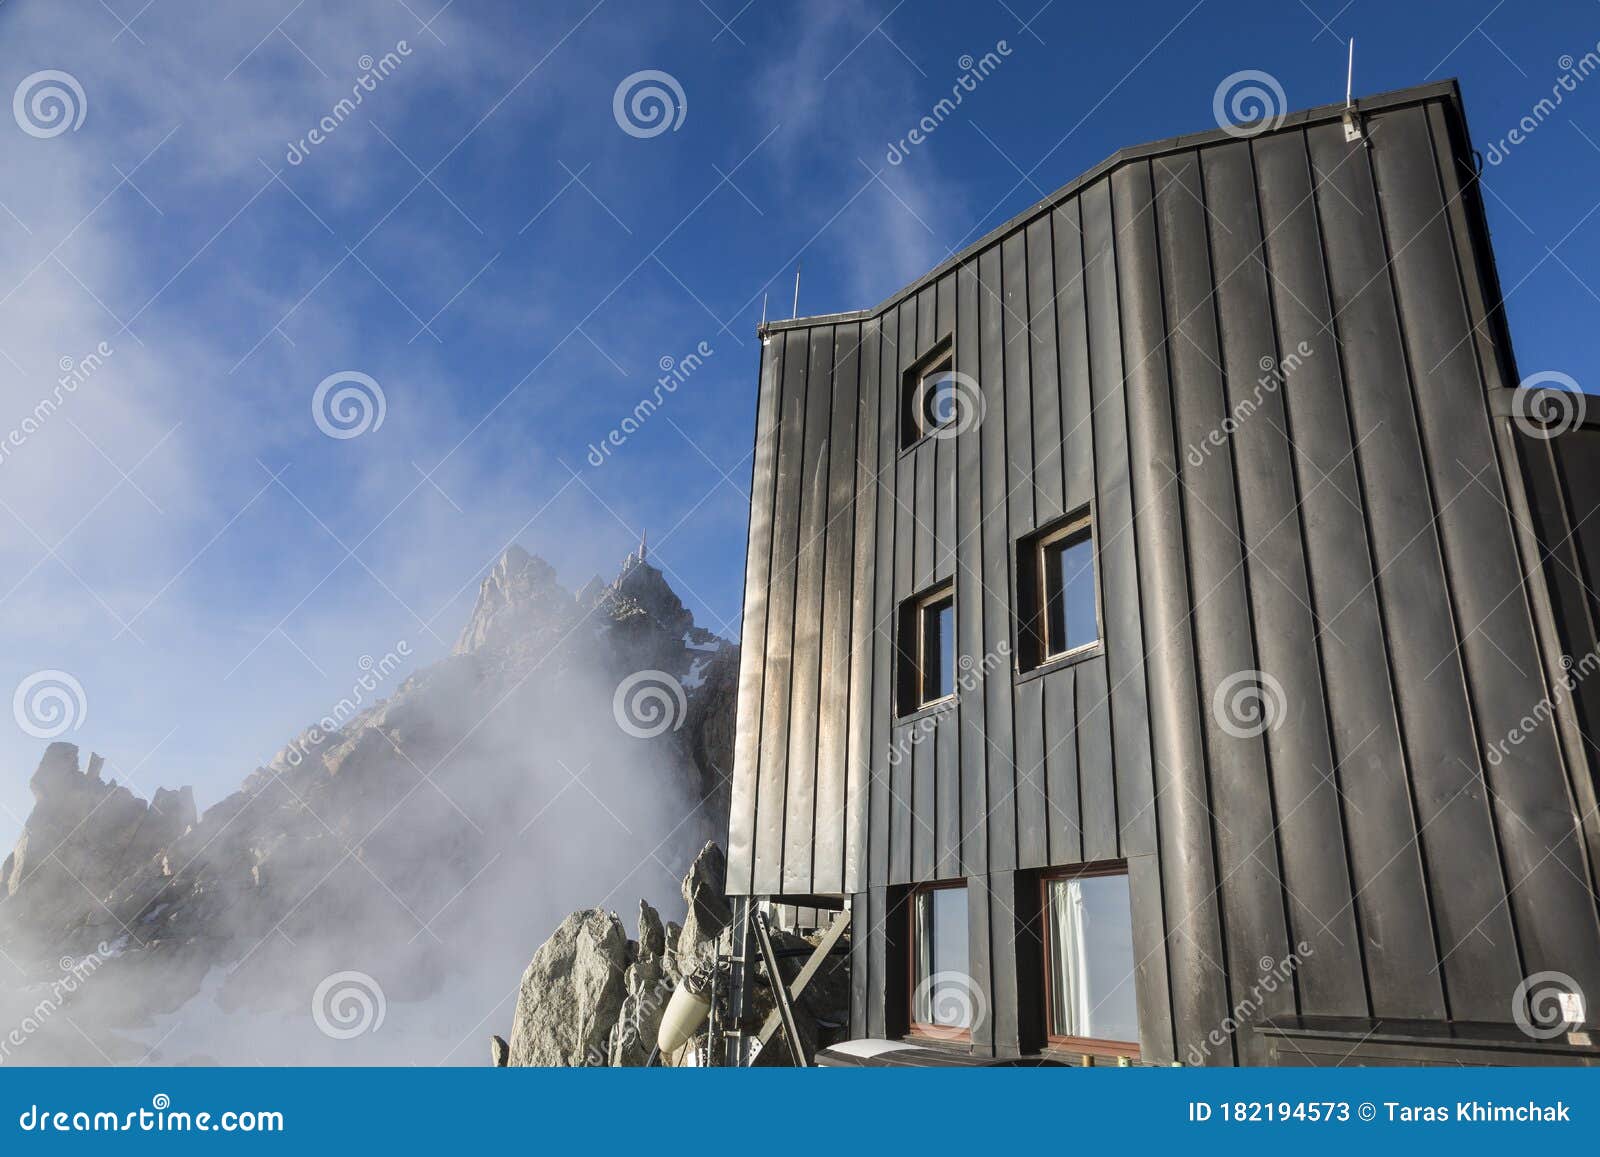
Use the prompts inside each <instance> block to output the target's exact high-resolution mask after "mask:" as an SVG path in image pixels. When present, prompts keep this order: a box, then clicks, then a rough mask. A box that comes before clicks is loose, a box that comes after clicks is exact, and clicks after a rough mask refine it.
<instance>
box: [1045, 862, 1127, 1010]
mask: <svg viewBox="0 0 1600 1157" xmlns="http://www.w3.org/2000/svg"><path fill="white" fill-rule="evenodd" d="M1049 913H1050V1032H1051V1034H1052V1035H1053V1036H1072V1037H1090V1038H1093V1039H1095V1040H1111V1041H1134V1042H1137V1041H1138V1039H1139V1014H1138V1009H1137V1007H1136V1005H1135V1003H1134V985H1133V968H1134V957H1133V914H1132V909H1131V907H1130V905H1129V901H1128V878H1127V877H1126V876H1090V877H1085V878H1077V879H1069V880H1052V881H1050V885H1049Z"/></svg>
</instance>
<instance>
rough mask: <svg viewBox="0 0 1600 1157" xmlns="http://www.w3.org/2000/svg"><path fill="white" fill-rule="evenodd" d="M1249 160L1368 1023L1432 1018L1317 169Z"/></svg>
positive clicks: (1427, 929) (1264, 144)
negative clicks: (1299, 357) (1288, 355)
mask: <svg viewBox="0 0 1600 1157" xmlns="http://www.w3.org/2000/svg"><path fill="white" fill-rule="evenodd" d="M1254 148H1255V159H1256V171H1257V180H1258V182H1259V183H1260V186H1261V201H1260V204H1261V212H1262V226H1263V229H1264V230H1265V236H1266V245H1267V261H1268V264H1269V265H1270V266H1271V268H1272V270H1273V279H1272V291H1273V307H1274V311H1275V313H1276V316H1277V319H1278V327H1279V330H1280V333H1281V335H1282V337H1281V344H1282V347H1283V348H1284V349H1285V350H1289V349H1296V350H1298V349H1300V348H1305V349H1307V350H1309V351H1310V352H1309V353H1308V354H1307V355H1306V356H1305V358H1304V361H1303V364H1301V365H1300V366H1299V367H1298V368H1297V369H1296V371H1295V374H1294V377H1293V379H1292V380H1291V381H1289V382H1288V383H1287V385H1286V386H1285V388H1284V391H1283V392H1284V398H1283V402H1284V410H1285V414H1284V418H1285V422H1286V426H1285V428H1286V429H1287V430H1288V431H1289V432H1290V435H1291V437H1292V439H1293V447H1294V457H1293V462H1294V465H1295V468H1296V476H1297V478H1298V481H1299V490H1300V495H1301V498H1300V503H1301V511H1302V516H1303V524H1304V527H1305V544H1306V560H1307V565H1308V568H1309V573H1308V578H1309V591H1310V598H1311V605H1312V607H1313V608H1314V610H1315V612H1316V616H1317V645H1318V649H1319V652H1320V654H1321V658H1322V664H1323V679H1324V694H1325V698H1326V702H1327V712H1328V728H1329V734H1330V736H1331V740H1332V752H1331V755H1332V762H1331V763H1330V764H1329V765H1328V766H1327V768H1326V771H1327V774H1328V775H1329V777H1330V779H1331V780H1332V782H1333V784H1334V785H1335V787H1336V789H1337V791H1338V795H1339V797H1340V799H1341V800H1343V801H1345V802H1346V807H1345V820H1346V833H1345V840H1346V844H1347V847H1348V853H1349V862H1350V872H1351V882H1352V883H1353V884H1354V887H1355V914H1356V919H1357V924H1358V926H1359V928H1360V929H1361V936H1362V943H1361V951H1362V953H1363V954H1364V956H1365V966H1366V973H1367V988H1368V991H1369V994H1370V999H1371V1004H1372V1009H1371V1011H1372V1015H1374V1016H1379V1017H1401V1018H1418V1019H1424V1018H1430V1017H1439V1016H1442V1015H1443V1014H1444V1004H1443V995H1442V988H1441V980H1440V978H1439V976H1438V974H1437V972H1435V971H1433V970H1431V969H1427V968H1418V967H1417V961H1419V960H1431V959H1434V958H1435V957H1436V955H1437V952H1436V949H1435V947H1434V942H1433V922H1432V916H1431V914H1430V911H1429V907H1428V899H1427V889H1426V879H1425V877H1424V875H1423V871H1422V854H1421V849H1420V847H1419V846H1418V845H1417V843H1416V822H1415V818H1414V816H1413V813H1412V802H1411V796H1410V792H1409V787H1408V784H1407V781H1406V777H1405V774H1404V768H1405V756H1404V753H1403V751H1402V749H1401V746H1400V732H1399V726H1398V721H1397V718H1396V715H1395V707H1394V700H1393V693H1392V687H1391V683H1390V674H1389V666H1388V657H1387V654H1386V652H1385V649H1384V637H1383V622H1382V618H1381V615H1380V612H1379V607H1378V604H1377V598H1376V592H1375V589H1374V586H1373V575H1374V573H1375V571H1376V567H1375V565H1374V564H1373V562H1372V559H1371V554H1370V550H1369V546H1368V537H1367V527H1366V521H1365V516H1364V513H1363V511H1364V504H1365V495H1364V494H1363V491H1362V486H1361V478H1360V475H1359V473H1358V472H1357V461H1356V456H1357V453H1358V450H1357V448H1356V444H1355V438H1354V436H1353V434H1352V432H1351V426H1350V419H1349V415H1348V412H1347V408H1346V402H1345V396H1344V386H1343V380H1342V376H1341V369H1340V359H1341V353H1340V350H1339V340H1338V339H1339V333H1338V330H1337V328H1336V326H1335V323H1334V320H1333V308H1332V303H1331V300H1330V298H1329V290H1328V287H1327V283H1326V280H1325V277H1324V273H1323V254H1322V249H1323V242H1322V238H1321V232H1320V227H1319V224H1318V219H1317V199H1318V198H1317V194H1316V193H1315V192H1314V189H1313V174H1312V171H1311V161H1310V157H1309V154H1308V151H1307V146H1306V142H1305V139H1304V137H1303V136H1301V135H1300V134H1293V135H1285V136H1276V137H1265V138H1263V139H1261V140H1258V141H1257V142H1256V143H1255V146H1254ZM1330 195H1331V194H1330ZM1313 750H1314V749H1313ZM1306 1011H1307V1012H1313V1013H1314V1012H1316V1011H1318V1010H1316V1009H1314V1008H1311V1007H1308V1008H1307V1009H1306Z"/></svg>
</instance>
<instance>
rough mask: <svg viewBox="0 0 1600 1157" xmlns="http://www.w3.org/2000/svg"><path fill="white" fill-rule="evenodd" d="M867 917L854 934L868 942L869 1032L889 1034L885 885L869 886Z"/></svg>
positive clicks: (852, 930) (872, 1033) (879, 1034)
mask: <svg viewBox="0 0 1600 1157" xmlns="http://www.w3.org/2000/svg"><path fill="white" fill-rule="evenodd" d="M867 920H868V922H869V923H868V925H867V927H866V928H863V929H851V933H850V934H851V936H852V937H854V936H856V935H857V934H860V935H861V936H862V937H863V938H864V939H865V940H866V942H867V1035H868V1036H870V1037H880V1038H881V1037H883V1036H886V1035H887V1031H888V1030H887V1028H886V1024H885V1021H886V1015H887V1013H888V1009H887V1008H886V1007H885V1003H884V997H885V994H886V993H887V991H888V980H889V977H888V956H889V953H888V947H889V929H888V922H889V911H888V894H887V892H886V891H885V889H884V888H882V887H881V886H880V887H875V888H868V889H867Z"/></svg>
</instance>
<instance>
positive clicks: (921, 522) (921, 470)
mask: <svg viewBox="0 0 1600 1157" xmlns="http://www.w3.org/2000/svg"><path fill="white" fill-rule="evenodd" d="M940 441H941V439H939V438H929V439H926V440H925V441H923V442H922V444H921V445H919V446H918V447H917V448H916V449H915V450H913V451H912V457H913V458H914V459H915V460H916V462H915V477H916V483H915V486H914V489H913V490H912V492H911V493H910V494H909V495H907V498H908V499H909V505H910V510H909V512H908V514H909V517H910V520H911V544H912V553H911V559H912V562H911V587H912V589H913V590H919V591H921V590H927V589H928V588H929V587H931V586H932V585H933V581H934V578H935V577H936V576H935V575H934V573H933V556H934V538H933V528H934V524H935V523H936V522H937V520H938V517H939V515H938V509H937V502H936V498H937V495H938V492H939V488H938V485H937V483H936V480H935V477H934V475H935V473H936V470H937V466H938V463H937V461H936V458H935V455H936V452H937V451H938V449H939V443H940Z"/></svg>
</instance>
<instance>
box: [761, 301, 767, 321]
mask: <svg viewBox="0 0 1600 1157" xmlns="http://www.w3.org/2000/svg"><path fill="white" fill-rule="evenodd" d="M761 324H762V325H766V324H767V295H766V294H765V293H763V294H762V295H761Z"/></svg>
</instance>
